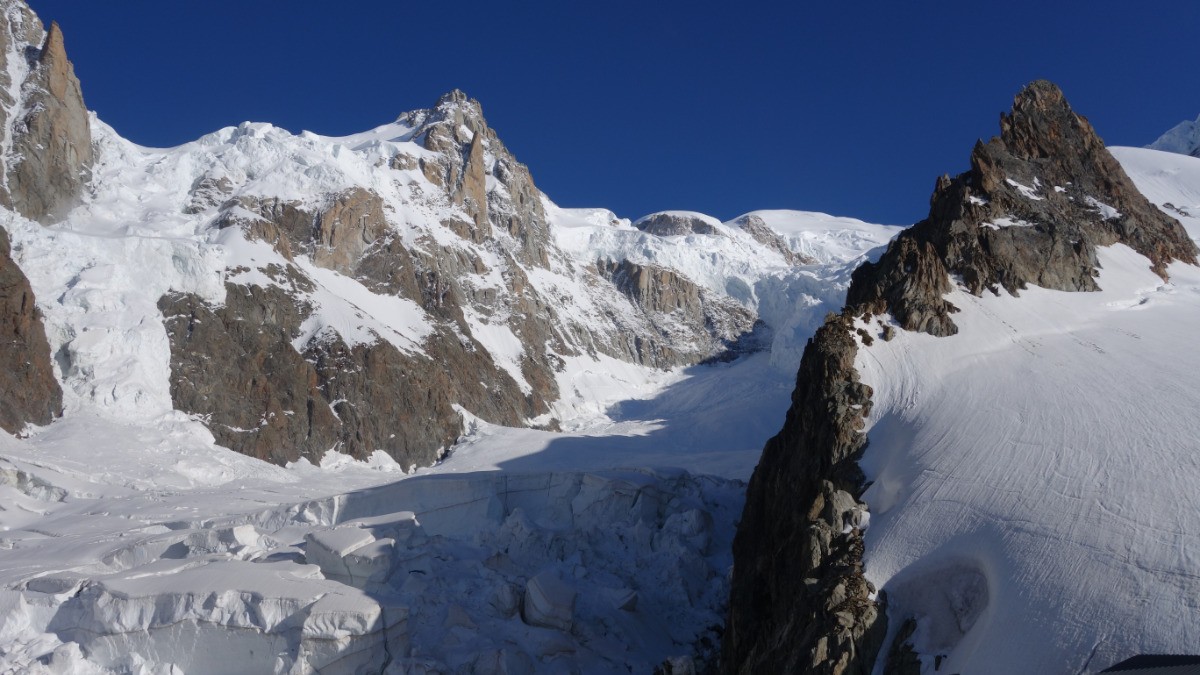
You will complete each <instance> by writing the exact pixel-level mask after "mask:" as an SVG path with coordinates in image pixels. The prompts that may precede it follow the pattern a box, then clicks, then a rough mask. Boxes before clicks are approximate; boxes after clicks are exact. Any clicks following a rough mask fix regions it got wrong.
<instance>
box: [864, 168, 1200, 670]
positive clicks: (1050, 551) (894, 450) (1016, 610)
mask: <svg viewBox="0 0 1200 675" xmlns="http://www.w3.org/2000/svg"><path fill="white" fill-rule="evenodd" d="M1114 154H1115V155H1116V156H1117V157H1118V158H1119V159H1120V160H1121V162H1122V164H1123V167H1124V169H1125V170H1126V172H1127V173H1128V174H1129V175H1130V177H1131V178H1132V179H1133V180H1134V182H1135V183H1136V184H1137V186H1138V188H1139V189H1141V190H1142V191H1143V192H1144V193H1145V194H1146V195H1147V196H1148V197H1149V198H1150V199H1151V200H1152V201H1154V202H1155V203H1158V204H1160V205H1163V204H1166V203H1172V204H1184V205H1185V209H1186V208H1187V205H1192V204H1195V196H1196V192H1195V191H1196V190H1197V189H1200V181H1198V180H1197V178H1200V174H1198V173H1196V172H1197V171H1200V160H1197V159H1193V158H1188V157H1180V156H1178V155H1167V154H1165V153H1160V152H1156V151H1151V150H1138V149H1129V148H1118V149H1116V150H1115V151H1114ZM1165 210H1167V211H1168V212H1169V213H1172V214H1173V215H1176V212H1174V211H1172V210H1171V209H1169V208H1167V209H1165ZM1182 221H1183V222H1184V224H1185V226H1186V227H1187V228H1188V232H1189V234H1190V236H1191V237H1192V238H1193V239H1195V238H1196V237H1197V236H1198V235H1200V228H1197V227H1196V225H1197V222H1196V221H1195V220H1194V219H1190V218H1183V219H1182ZM1099 253H1100V262H1101V269H1102V271H1101V275H1100V277H1099V279H1098V282H1099V285H1100V287H1101V288H1102V289H1103V290H1102V291H1100V292H1097V293H1064V292H1057V291H1050V290H1045V289H1040V288H1036V287H1031V288H1029V289H1028V290H1026V291H1023V292H1022V293H1021V297H1020V298H1014V297H1011V296H1009V295H1007V294H1006V293H1002V294H1001V295H1000V296H998V297H995V296H991V295H989V294H984V295H983V296H982V297H977V296H973V295H971V294H968V293H965V292H963V291H961V290H954V291H953V292H952V293H951V295H950V296H949V298H948V299H949V300H950V302H952V303H953V304H954V305H955V306H957V307H958V308H960V309H961V312H960V313H958V314H956V315H955V322H956V324H957V325H958V326H959V328H960V332H959V334H958V335H955V336H953V337H949V338H935V337H932V336H930V335H927V334H923V333H917V332H908V331H898V332H897V333H896V337H895V338H894V339H893V340H891V341H887V342H885V341H882V340H877V341H875V342H874V343H873V344H871V345H864V346H862V347H861V349H860V351H859V356H858V359H857V362H856V367H857V369H858V370H859V372H860V373H861V374H862V378H863V381H864V382H865V383H866V384H869V385H870V386H871V387H872V388H873V390H874V395H873V403H874V406H873V408H872V411H871V415H870V418H869V421H868V425H869V428H868V430H867V433H868V434H869V437H870V445H869V448H868V450H867V451H866V454H865V456H864V457H863V460H862V462H861V464H862V467H863V469H864V471H865V472H866V474H867V477H868V480H870V481H872V483H871V487H870V488H869V489H868V491H867V492H866V494H865V495H864V500H865V501H866V502H867V503H868V504H870V508H871V521H870V527H869V529H868V530H867V532H866V553H865V556H864V559H865V569H866V575H867V577H868V579H870V580H871V581H872V582H873V583H874V584H875V585H876V587H878V588H886V589H887V590H888V601H889V615H890V617H891V619H892V621H891V623H890V626H889V630H890V631H891V632H892V635H894V634H895V631H896V630H897V629H898V627H899V624H900V623H901V622H903V621H904V620H905V619H914V620H915V621H916V631H915V632H914V633H913V635H912V637H911V638H910V640H909V641H910V642H911V644H912V645H913V646H914V648H915V649H916V651H917V652H918V653H919V654H921V655H922V660H923V663H924V668H925V669H928V670H930V672H931V671H932V668H933V661H934V657H935V656H937V657H939V660H940V669H941V670H943V671H947V672H971V673H1012V672H1047V673H1050V672H1072V673H1074V672H1083V673H1091V672H1098V671H1100V670H1102V669H1104V668H1106V667H1107V666H1109V665H1112V664H1113V663H1116V662H1118V661H1121V660H1123V659H1125V658H1128V657H1129V656H1132V655H1134V654H1138V653H1186V652H1190V651H1193V650H1194V647H1195V645H1196V644H1197V643H1200V632H1197V628H1196V622H1195V620H1194V619H1195V616H1196V615H1197V612H1198V611H1200V607H1198V606H1197V604H1196V600H1195V599H1196V598H1197V597H1200V585H1197V581H1196V578H1195V576H1194V574H1193V573H1192V570H1194V568H1195V564H1194V563H1195V561H1196V560H1197V559H1198V557H1200V540H1198V539H1197V538H1196V537H1195V536H1194V529H1195V528H1193V527H1191V526H1190V524H1189V522H1188V521H1189V516H1188V515H1187V514H1191V513H1194V512H1195V511H1196V509H1197V508H1198V507H1200V503H1198V502H1197V500H1196V499H1195V498H1194V495H1195V494H1196V492H1195V490H1194V489H1192V487H1191V483H1192V482H1193V481H1194V479H1195V477H1196V475H1197V472H1198V471H1200V467H1198V466H1197V464H1196V460H1195V457H1194V455H1195V453H1194V448H1195V438H1196V437H1197V435H1200V426H1198V425H1197V421H1196V416H1195V415H1194V414H1192V412H1191V411H1192V410H1194V409H1195V407H1196V405H1197V404H1198V403H1200V400H1198V398H1197V395H1196V388H1195V386H1194V382H1193V379H1194V378H1193V374H1194V373H1195V372H1196V370H1197V367H1200V363H1197V359H1196V356H1195V350H1194V349H1193V348H1192V347H1191V346H1190V345H1191V343H1192V342H1193V339H1192V336H1193V335H1195V332H1196V331H1197V330H1200V319H1198V318H1197V317H1200V311H1198V310H1200V271H1198V270H1197V269H1196V268H1195V267H1193V266H1190V265H1185V264H1180V263H1176V264H1173V265H1171V266H1170V267H1169V268H1168V272H1169V274H1170V277H1171V280H1170V282H1164V281H1163V280H1162V279H1161V278H1159V277H1158V276H1157V275H1155V274H1153V273H1151V272H1150V271H1149V270H1148V269H1147V261H1146V258H1144V257H1142V256H1140V255H1138V254H1137V253H1135V252H1133V251H1132V250H1131V249H1129V248H1127V247H1125V246H1123V245H1116V246H1113V247H1111V248H1107V249H1101V250H1100V252H1099ZM1131 599H1136V602H1131ZM1147 626H1153V627H1154V628H1153V630H1147V629H1146V627H1147ZM890 640H891V636H889V638H888V642H885V644H890ZM1018 644H1019V645H1021V648H1020V649H1013V645H1018ZM881 661H882V659H881ZM878 667H880V668H881V667H882V663H880V665H879V666H878Z"/></svg>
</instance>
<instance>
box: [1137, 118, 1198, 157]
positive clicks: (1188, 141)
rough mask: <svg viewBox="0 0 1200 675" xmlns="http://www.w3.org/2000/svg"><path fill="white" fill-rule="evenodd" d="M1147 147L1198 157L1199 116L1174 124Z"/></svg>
mask: <svg viewBox="0 0 1200 675" xmlns="http://www.w3.org/2000/svg"><path fill="white" fill-rule="evenodd" d="M1147 147H1149V148H1150V149H1151V150H1162V151H1163V152H1176V153H1179V154H1181V155H1191V156H1192V157H1200V118H1196V120H1195V121H1188V120H1184V121H1183V122H1180V123H1179V124H1176V125H1175V126H1173V127H1171V129H1170V130H1169V131H1167V132H1166V133H1165V134H1163V135H1162V136H1159V137H1158V139H1157V140H1155V141H1154V142H1153V143H1151V144H1150V145H1149V146H1147Z"/></svg>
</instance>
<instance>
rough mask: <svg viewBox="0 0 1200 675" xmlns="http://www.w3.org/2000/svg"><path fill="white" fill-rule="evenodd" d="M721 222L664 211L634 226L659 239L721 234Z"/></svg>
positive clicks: (702, 216) (696, 214)
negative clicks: (719, 226)
mask: <svg viewBox="0 0 1200 675" xmlns="http://www.w3.org/2000/svg"><path fill="white" fill-rule="evenodd" d="M718 225H719V221H717V219H716V218H712V217H709V216H706V215H704V214H701V213H691V212H689V211H662V212H659V213H652V214H650V215H648V216H644V217H642V218H639V219H638V220H637V221H635V222H634V223H633V226H634V227H636V228H637V229H639V230H641V231H642V232H646V233H648V234H653V235H655V236H658V237H674V236H679V235H687V234H720V233H721V231H720V230H719V229H718V227H717V226H718Z"/></svg>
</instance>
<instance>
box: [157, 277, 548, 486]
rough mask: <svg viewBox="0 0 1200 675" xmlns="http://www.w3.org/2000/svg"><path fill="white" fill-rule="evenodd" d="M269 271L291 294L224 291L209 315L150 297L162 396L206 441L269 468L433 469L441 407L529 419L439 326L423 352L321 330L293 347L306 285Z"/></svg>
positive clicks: (446, 433)
mask: <svg viewBox="0 0 1200 675" xmlns="http://www.w3.org/2000/svg"><path fill="white" fill-rule="evenodd" d="M274 272H275V275H276V280H277V281H279V282H280V283H281V284H283V286H291V288H290V289H288V288H285V287H283V286H270V287H263V286H255V285H251V286H246V285H237V284H227V286H226V301H225V304H224V305H223V306H221V307H216V308H214V307H210V306H208V305H207V304H205V303H204V302H203V300H201V299H200V298H199V297H198V296H194V295H186V294H171V295H167V296H164V297H163V298H162V299H161V300H160V301H159V308H160V309H161V310H162V312H163V315H164V316H165V317H166V325H167V330H168V335H169V337H170V341H171V397H172V399H173V401H174V403H175V406H176V407H177V408H179V409H180V410H183V411H186V412H190V413H194V414H197V415H200V416H201V417H202V418H203V419H205V420H206V422H207V423H208V426H209V428H210V429H211V430H212V432H213V435H214V436H215V437H216V439H217V442H218V443H220V444H222V445H225V446H227V447H230V448H232V449H234V450H237V451H238V452H242V453H244V454H247V455H250V456H252V457H257V458H259V459H265V460H268V461H272V462H275V463H286V462H289V461H295V460H296V459H298V458H300V457H305V458H308V459H309V460H311V461H318V460H319V459H320V458H321V456H322V455H323V454H324V453H325V452H326V451H327V450H331V449H336V450H338V451H339V452H343V453H346V454H349V455H351V456H353V457H356V458H359V459H364V458H366V457H369V456H370V455H371V453H372V452H374V451H376V450H381V451H383V452H385V453H387V454H389V455H391V456H392V457H393V458H394V459H396V460H397V461H398V462H400V463H401V464H402V465H403V466H406V467H407V466H410V465H427V464H430V463H432V462H434V461H435V460H436V459H437V458H438V457H439V456H440V452H441V451H443V450H444V449H445V448H447V447H448V446H449V445H450V444H451V443H452V442H453V441H454V440H455V439H456V438H457V436H458V433H459V431H460V429H461V426H462V420H461V418H460V416H459V415H458V413H457V412H455V411H454V409H453V403H461V404H462V405H464V406H467V407H468V408H469V409H470V410H472V411H473V412H476V413H477V414H479V415H480V416H481V417H483V418H484V419H488V420H489V421H494V422H496V423H499V424H508V425H513V426H516V425H520V424H521V423H522V421H523V419H525V418H526V417H529V416H531V410H530V407H529V401H528V400H527V399H526V397H524V396H522V395H521V394H520V391H519V389H518V388H517V386H516V383H515V382H513V381H512V378H510V377H508V376H507V375H505V374H504V373H503V371H501V370H499V369H497V368H496V367H495V365H494V364H493V363H492V362H491V359H490V357H488V356H487V352H486V351H485V350H484V349H483V348H482V346H481V345H479V344H478V343H475V342H473V341H469V340H463V339H460V337H459V336H457V335H455V334H454V333H453V332H452V331H448V330H445V329H443V330H440V331H439V332H438V333H436V334H435V335H433V336H431V337H430V338H429V340H428V341H427V344H426V346H425V347H426V352H427V354H409V353H404V352H401V351H400V350H398V349H397V348H396V347H395V346H393V345H391V344H390V343H387V342H383V341H378V342H375V343H373V344H369V345H363V344H358V345H354V346H350V345H347V344H346V343H345V342H344V341H343V340H342V339H341V338H340V337H338V336H337V335H335V334H329V333H326V334H322V335H320V336H318V337H317V339H314V340H312V341H310V342H309V343H308V344H307V345H304V346H303V348H302V349H301V350H299V351H298V350H297V349H296V348H295V347H294V346H293V344H292V341H293V340H294V339H295V338H296V337H297V336H298V335H299V332H300V325H301V324H302V323H303V321H304V319H305V318H306V317H307V316H308V314H309V312H310V311H311V308H310V307H308V306H306V305H305V304H303V303H302V302H301V303H298V302H297V301H296V298H297V297H303V293H304V291H305V290H306V289H310V288H311V286H310V284H311V282H310V281H309V280H308V279H307V278H305V277H304V276H303V274H302V273H301V272H300V271H299V270H298V269H296V268H294V267H290V266H289V268H287V269H284V270H279V269H276V270H274Z"/></svg>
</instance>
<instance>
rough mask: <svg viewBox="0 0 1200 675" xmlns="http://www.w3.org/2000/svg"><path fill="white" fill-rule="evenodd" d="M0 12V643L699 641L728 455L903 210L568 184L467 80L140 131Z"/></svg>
mask: <svg viewBox="0 0 1200 675" xmlns="http://www.w3.org/2000/svg"><path fill="white" fill-rule="evenodd" d="M0 34H2V35H3V36H4V37H5V40H3V46H4V51H3V54H2V56H3V59H4V66H3V67H0V74H2V75H3V76H2V77H0V88H2V89H3V95H2V96H0V102H3V103H4V106H3V110H2V112H3V118H2V121H3V125H2V138H3V147H4V149H5V154H4V171H3V174H2V178H3V186H4V190H3V192H2V193H0V194H2V196H3V199H2V200H0V326H3V327H4V328H6V329H7V330H6V333H5V334H6V335H12V336H13V339H12V340H11V341H10V342H8V343H7V344H6V347H7V348H6V349H5V350H4V351H3V352H2V353H0V397H2V401H3V407H2V409H0V428H2V429H3V430H4V431H3V432H0V495H2V496H3V497H2V500H0V530H2V535H0V608H2V611H0V672H53V673H89V672H90V673H127V672H135V673H143V672H145V673H158V672H180V671H182V672H290V673H303V672H315V671H317V670H320V672H328V673H336V672H378V671H382V670H386V671H387V672H389V673H397V672H404V673H408V672H479V673H487V672H509V673H512V672H564V671H582V672H611V671H614V670H619V671H626V672H627V671H628V670H629V669H632V670H633V671H635V672H642V671H649V670H651V669H652V668H654V667H655V666H656V665H658V664H659V663H660V662H662V661H663V660H664V659H666V658H668V657H672V656H679V655H686V654H691V653H695V652H696V651H697V650H700V651H704V650H708V651H709V652H711V651H712V649H713V648H714V645H715V644H716V639H717V630H718V627H719V625H720V622H721V613H722V609H721V608H722V607H723V606H724V603H725V598H726V594H727V588H728V586H727V577H728V575H727V573H728V569H729V565H730V560H729V557H730V554H729V551H730V540H731V538H732V535H733V528H734V522H735V519H736V516H737V512H738V510H739V509H740V503H741V500H742V491H743V484H742V483H741V481H740V479H742V478H745V477H746V476H748V475H749V473H750V470H751V469H752V467H753V465H754V462H755V460H756V458H757V456H758V451H759V449H760V448H761V446H762V443H763V441H764V440H765V438H766V437H767V436H768V435H769V434H770V433H771V432H773V431H774V430H775V429H776V428H777V426H778V423H779V419H780V418H781V417H782V414H783V411H784V409H785V408H786V405H787V404H786V401H787V392H788V390H789V388H790V386H791V384H792V376H793V374H794V372H795V367H796V364H797V362H798V360H799V357H800V353H801V351H802V348H803V345H804V343H805V341H806V340H807V339H808V338H809V336H810V335H811V333H812V330H813V328H814V327H815V326H816V325H818V324H819V323H820V321H821V320H822V318H823V316H824V314H825V313H826V312H827V311H828V310H830V309H832V308H836V307H837V306H839V305H840V304H841V303H842V301H843V298H844V294H845V289H846V287H847V286H848V284H849V279H850V274H851V272H852V270H853V269H854V268H855V267H856V266H857V265H858V263H859V262H861V261H862V260H864V259H866V258H867V257H868V255H869V252H870V251H872V250H873V249H876V248H878V247H879V246H880V245H881V244H883V243H885V242H886V241H887V240H888V239H890V238H891V237H892V236H893V235H894V234H895V232H896V231H898V228H893V227H885V226H878V225H871V224H868V223H863V222H860V221H855V220H852V219H847V218H834V217H831V216H826V215H823V214H815V213H805V212H792V211H764V212H754V213H749V214H745V215H743V216H741V217H739V218H736V219H734V220H732V221H729V222H720V221H718V220H716V219H713V218H710V217H708V216H705V215H703V214H695V213H689V212H664V213H659V214H651V215H649V216H646V217H644V218H641V219H638V220H636V221H632V220H629V219H625V218H620V217H617V216H616V215H615V214H613V213H611V212H609V211H606V210H604V209H564V208H560V207H559V206H557V205H555V204H554V203H553V202H552V201H551V200H550V199H549V198H548V197H547V196H546V195H543V194H542V193H541V192H540V191H539V190H538V189H537V188H536V187H535V186H534V183H533V179H532V177H531V176H530V174H529V172H528V170H527V169H526V168H525V167H524V166H523V165H521V164H520V163H519V162H518V161H517V160H516V158H514V157H513V156H512V155H511V153H509V152H508V150H507V149H506V148H505V147H504V145H503V143H502V142H501V141H500V139H499V136H498V134H497V133H496V131H494V130H493V129H491V128H490V127H489V126H488V125H487V122H486V120H485V119H484V117H483V114H482V110H481V108H480V105H479V104H478V103H477V102H475V101H473V100H471V99H469V98H468V97H467V96H466V95H464V94H463V93H461V92H457V91H454V92H450V93H449V94H447V95H445V96H443V97H442V98H441V99H440V100H439V101H437V102H436V103H435V104H434V105H433V107H431V108H429V109H425V110H417V111H414V112H410V113H405V114H403V115H401V116H400V117H399V118H398V119H397V120H396V121H394V122H391V123H388V124H385V125H382V126H380V127H378V128H376V129H373V130H370V131H367V132H364V133H361V134H355V135H351V136H347V137H340V138H331V137H323V136H318V135H316V134H311V133H301V134H291V133H289V132H287V131H284V130H282V129H278V128H275V127H272V126H271V125H269V124H252V123H246V124H243V125H240V126H238V127H235V128H227V129H222V130H219V131H216V132H214V133H212V134H209V135H207V136H204V137H203V138H200V139H199V140H197V141H195V142H192V143H188V144H185V145H182V146H179V147H176V148H167V149H157V148H144V147H139V146H136V145H134V144H132V143H129V142H128V141H126V140H124V139H123V138H121V136H120V135H119V134H118V133H117V132H116V131H115V130H114V129H112V128H110V127H108V126H107V125H105V124H104V123H103V122H102V121H100V120H99V119H96V118H95V116H89V115H88V114H87V112H86V108H85V107H84V104H83V98H82V92H83V91H84V90H85V88H81V87H80V85H79V83H78V81H76V79H75V77H74V73H73V69H72V67H71V64H70V62H69V61H68V60H67V57H66V41H65V40H64V37H63V35H62V33H61V31H60V30H59V29H58V28H57V26H51V28H50V29H49V30H46V29H44V28H43V26H42V24H41V23H40V21H39V20H38V19H37V17H36V16H34V15H33V13H32V12H31V11H30V10H29V8H28V7H27V6H26V5H25V4H24V3H23V2H21V1H20V0H2V1H0ZM700 364H707V365H700ZM262 460H267V461H262ZM439 460H440V461H439ZM435 462H437V465H436V466H434V467H432V468H430V466H429V465H432V464H434V463H435ZM622 467H633V468H622ZM679 467H682V469H681V468H679ZM496 469H503V470H504V471H503V472H496V471H495V470H496ZM414 471H415V473H416V475H410V474H412V473H413V472H414ZM402 479H403V480H402ZM706 644H707V647H705V645H706Z"/></svg>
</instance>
